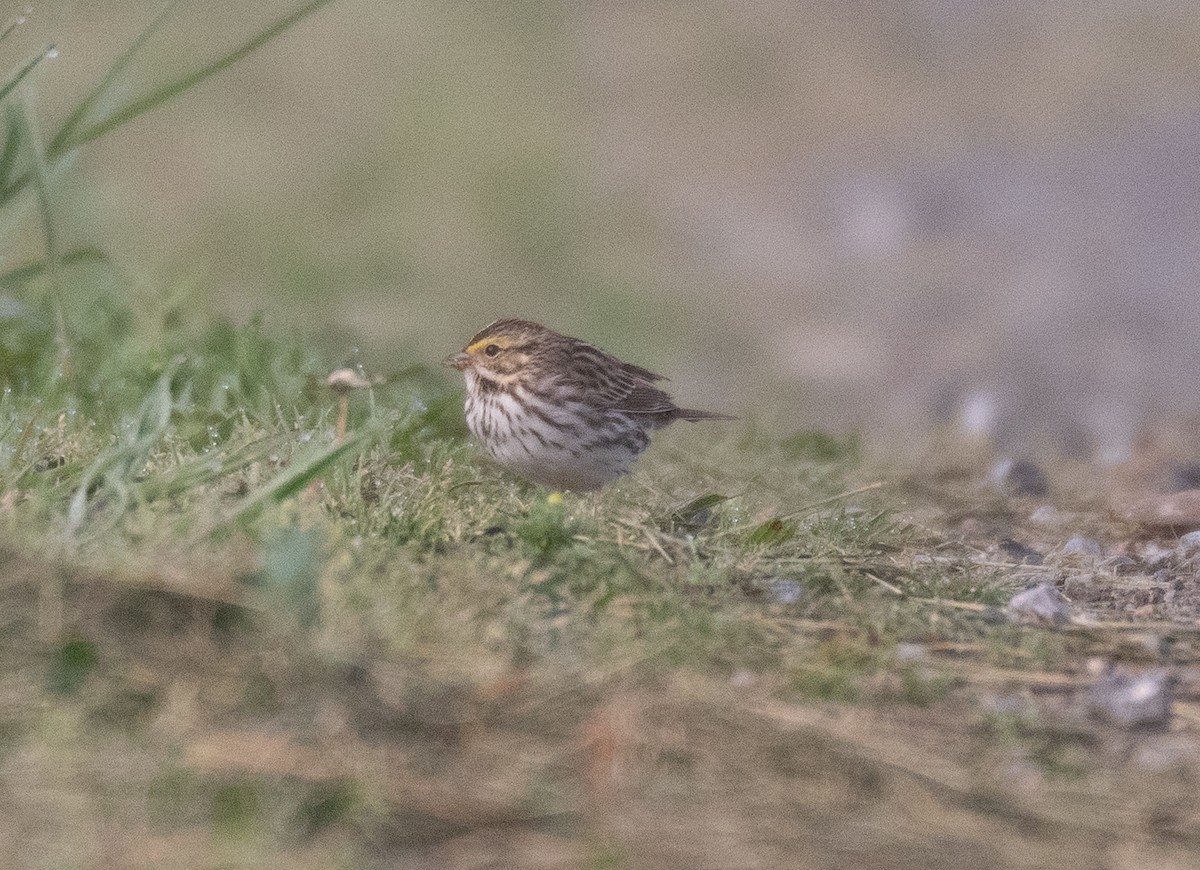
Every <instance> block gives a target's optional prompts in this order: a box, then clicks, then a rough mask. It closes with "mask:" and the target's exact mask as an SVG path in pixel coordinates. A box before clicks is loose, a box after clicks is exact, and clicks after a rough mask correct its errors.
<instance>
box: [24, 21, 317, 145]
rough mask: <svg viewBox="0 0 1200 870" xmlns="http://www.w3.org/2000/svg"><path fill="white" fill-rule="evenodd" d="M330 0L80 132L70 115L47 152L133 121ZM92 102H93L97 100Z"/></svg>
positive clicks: (104, 86) (103, 87)
mask: <svg viewBox="0 0 1200 870" xmlns="http://www.w3.org/2000/svg"><path fill="white" fill-rule="evenodd" d="M331 2H332V0H308V2H307V3H303V4H301V5H300V6H299V7H298V8H296V9H294V10H293V11H291V12H289V13H288V14H287V15H285V16H283V17H282V18H280V19H279V20H278V21H276V22H274V23H273V24H271V25H269V26H268V27H266V28H264V29H263V30H260V31H259V32H258V33H257V34H255V35H254V36H252V37H251V38H250V39H248V40H246V42H244V43H242V44H241V45H240V46H238V47H237V48H235V49H233V50H232V51H230V52H228V53H227V54H224V55H222V56H221V57H219V58H217V59H216V60H215V61H213V62H212V63H209V64H207V65H206V66H203V67H201V68H200V69H198V70H196V71H195V72H193V73H189V74H188V75H185V76H183V77H182V78H179V79H176V80H175V81H173V82H168V83H167V84H165V85H163V86H162V87H160V88H158V89H157V90H154V91H151V92H150V93H149V94H147V95H146V96H144V97H142V98H140V99H138V100H135V101H133V102H132V103H130V104H129V105H127V106H125V107H124V108H121V109H118V110H116V111H115V112H113V113H112V114H111V115H109V116H108V117H107V118H105V119H104V120H103V121H98V122H97V123H95V124H93V125H92V126H90V127H87V128H85V129H83V130H82V131H81V132H79V133H77V134H76V133H75V128H77V127H78V126H79V125H80V124H81V123H82V121H81V120H79V119H77V118H76V117H75V115H74V114H73V115H72V117H71V119H69V120H68V122H67V124H65V125H64V126H63V129H62V130H60V131H59V133H58V134H57V135H56V136H55V137H54V139H53V140H52V142H51V145H50V147H49V148H48V149H47V154H48V155H49V156H50V157H52V158H57V157H60V156H61V155H62V154H64V153H65V152H67V151H70V150H71V149H73V148H78V147H79V146H80V145H86V144H87V143H88V142H92V141H94V140H96V139H99V138H100V137H101V136H103V135H105V134H106V133H108V132H109V131H111V130H113V129H115V128H116V127H120V126H121V125H122V124H126V123H128V122H129V121H132V120H133V119H134V118H137V117H138V116H139V115H144V114H145V113H146V112H149V111H150V110H151V109H155V108H157V107H158V106H160V105H162V104H163V103H166V102H168V101H170V100H172V99H174V98H175V97H177V96H179V95H180V94H182V93H184V92H186V91H189V90H191V89H192V88H194V87H195V86H196V85H198V84H200V83H201V82H203V81H204V80H205V79H208V78H211V77H212V76H214V75H216V74H217V73H219V72H221V71H223V70H225V69H227V68H228V67H230V66H232V65H233V64H235V63H237V62H238V61H239V60H241V59H243V58H244V57H246V56H248V55H250V54H252V53H254V52H255V51H257V50H258V49H259V48H262V46H264V45H266V44H267V43H268V42H270V41H271V40H272V39H275V38H276V37H277V36H280V35H281V34H283V33H284V32H286V31H287V30H289V29H290V28H291V27H293V26H294V25H296V24H298V23H299V22H300V21H302V20H303V19H305V18H307V17H308V16H309V15H311V14H312V13H314V12H316V11H317V10H318V9H320V8H321V7H322V6H325V5H328V4H329V3H331ZM164 15H165V12H164ZM160 18H161V16H160ZM160 18H156V19H155V21H154V22H153V23H152V24H151V27H152V28H157V27H158V25H159V23H160ZM144 35H145V34H143V36H144ZM144 42H145V39H144V38H141V37H139V41H137V42H135V45H134V46H131V50H132V51H136V50H137V49H138V48H140V47H141V45H142V44H143V43H144ZM128 61H129V58H127V57H126V56H125V55H122V57H121V59H120V60H119V61H118V64H121V65H122V67H123V66H124V65H125V64H127V63H128ZM114 66H115V65H114ZM119 71H120V70H119V69H115V71H110V74H109V75H107V76H105V78H104V79H103V80H102V81H101V86H100V88H98V91H99V93H98V94H97V98H98V97H99V95H100V94H102V93H103V92H104V90H106V89H107V88H108V86H109V84H111V79H112V76H113V75H115V72H119ZM85 102H86V101H85ZM92 102H93V103H94V100H93V101H92ZM88 108H90V107H88ZM85 114H86V112H85ZM81 117H82V116H81Z"/></svg>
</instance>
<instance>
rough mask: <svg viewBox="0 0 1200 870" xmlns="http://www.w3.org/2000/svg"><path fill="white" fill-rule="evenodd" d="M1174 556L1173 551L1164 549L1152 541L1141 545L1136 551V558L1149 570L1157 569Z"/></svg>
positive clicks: (1167, 548)
mask: <svg viewBox="0 0 1200 870" xmlns="http://www.w3.org/2000/svg"><path fill="white" fill-rule="evenodd" d="M1174 555H1175V551H1174V550H1173V549H1171V548H1169V547H1164V546H1163V545H1162V544H1159V543H1156V542H1154V541H1149V542H1147V543H1145V544H1143V545H1142V547H1141V549H1140V550H1139V551H1138V556H1139V557H1140V558H1141V560H1142V563H1143V564H1144V565H1146V566H1148V567H1150V568H1157V567H1159V566H1160V565H1163V564H1165V563H1166V562H1167V561H1169V560H1170V558H1171V557H1172V556H1174Z"/></svg>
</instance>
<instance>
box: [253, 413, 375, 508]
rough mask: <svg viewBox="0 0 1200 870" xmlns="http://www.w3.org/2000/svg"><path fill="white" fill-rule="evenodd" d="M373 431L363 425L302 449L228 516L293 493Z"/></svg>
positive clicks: (359, 444)
mask: <svg viewBox="0 0 1200 870" xmlns="http://www.w3.org/2000/svg"><path fill="white" fill-rule="evenodd" d="M374 434H375V433H374V431H373V430H372V429H370V428H368V429H364V430H361V431H359V432H356V433H355V434H354V435H352V436H350V437H349V438H347V439H346V440H345V441H343V442H342V443H341V444H330V445H328V446H326V447H318V448H314V449H310V450H307V451H305V452H303V453H301V454H300V455H299V456H297V457H296V458H295V459H293V460H292V462H291V464H290V465H288V467H287V468H286V469H284V471H283V472H282V473H281V474H279V475H278V476H276V477H275V478H274V479H273V480H271V481H270V482H269V483H267V484H266V485H265V486H262V487H259V489H258V490H257V491H255V492H252V493H250V495H248V496H246V498H245V499H244V500H243V501H242V503H241V504H240V505H238V507H237V509H236V510H234V512H233V516H231V517H230V520H231V521H233V520H240V519H243V518H245V517H248V516H251V515H252V514H254V513H257V512H258V511H259V510H261V509H262V508H263V507H265V506H266V505H267V504H278V503H279V502H281V501H283V500H284V499H286V498H287V497H288V496H291V495H294V494H295V493H297V492H299V491H300V490H302V489H304V487H306V486H308V484H310V483H312V482H313V481H314V480H316V479H317V478H318V477H320V476H321V475H322V474H324V473H325V472H326V471H328V470H329V469H330V468H331V467H332V466H333V465H334V463H336V462H337V461H338V460H339V459H341V458H342V457H343V456H347V455H349V454H350V453H354V452H356V451H358V450H361V449H362V448H363V447H364V446H365V444H366V442H367V440H368V439H369V438H371V437H372V436H373V435H374Z"/></svg>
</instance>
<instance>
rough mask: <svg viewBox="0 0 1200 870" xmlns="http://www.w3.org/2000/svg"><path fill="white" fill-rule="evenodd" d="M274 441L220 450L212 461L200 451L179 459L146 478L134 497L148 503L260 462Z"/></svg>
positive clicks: (268, 440)
mask: <svg viewBox="0 0 1200 870" xmlns="http://www.w3.org/2000/svg"><path fill="white" fill-rule="evenodd" d="M278 444H279V439H278V438H260V439H258V440H256V441H252V442H250V443H249V444H243V445H241V446H240V447H238V448H236V449H234V450H231V451H228V452H223V453H222V455H221V456H220V457H219V459H217V460H216V461H214V460H213V459H212V458H211V457H210V456H206V455H204V454H200V455H197V456H193V457H191V458H188V459H183V460H181V461H180V463H179V465H178V466H176V467H175V468H174V469H172V470H170V471H167V472H165V473H163V474H161V475H159V476H158V477H152V478H149V479H148V480H146V481H145V482H144V483H143V484H142V485H141V486H140V487H139V488H138V497H139V498H140V499H141V500H142V501H144V502H151V501H154V500H155V499H160V498H171V497H174V496H178V495H183V494H184V493H187V492H190V491H192V490H194V489H198V488H199V487H201V486H205V485H207V484H209V483H212V482H213V481H216V480H220V479H221V478H224V477H226V476H227V475H230V474H233V473H234V472H236V471H241V470H242V469H244V468H247V467H249V466H251V465H253V464H254V463H255V462H262V461H263V460H264V459H265V458H266V455H267V452H268V451H269V450H270V449H271V448H272V447H277V446H278Z"/></svg>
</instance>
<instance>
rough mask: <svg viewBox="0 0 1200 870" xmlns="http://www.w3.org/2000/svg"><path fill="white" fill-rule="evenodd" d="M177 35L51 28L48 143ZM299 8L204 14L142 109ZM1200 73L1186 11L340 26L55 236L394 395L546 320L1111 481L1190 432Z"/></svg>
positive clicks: (853, 4) (147, 66)
mask: <svg viewBox="0 0 1200 870" xmlns="http://www.w3.org/2000/svg"><path fill="white" fill-rule="evenodd" d="M160 7H161V4H159V3H157V2H145V0H107V2H105V3H103V4H85V3H74V2H71V3H62V2H45V3H38V4H37V5H36V6H35V7H34V9H33V11H32V14H31V16H30V21H29V23H28V24H27V25H26V26H25V28H24V31H23V34H22V36H21V39H22V40H24V41H25V44H26V45H28V46H36V45H39V44H41V43H44V42H46V41H54V42H56V43H57V45H58V48H59V56H58V57H57V58H56V59H55V60H54V62H53V63H51V64H48V65H46V67H45V68H44V69H43V70H42V71H41V75H40V77H39V78H38V81H37V82H36V100H37V107H38V113H39V116H41V117H42V118H43V119H44V120H43V124H44V126H45V127H47V128H51V127H52V126H53V124H54V123H57V121H58V120H59V119H60V118H61V116H62V115H63V114H64V113H65V112H66V111H67V109H68V107H70V106H71V105H73V102H74V101H75V100H77V99H78V96H79V94H80V93H81V92H82V91H83V90H84V89H85V88H86V86H87V84H88V83H90V82H92V81H94V80H95V79H96V78H97V77H98V76H99V75H100V74H101V73H102V72H103V70H104V69H105V68H106V67H107V65H108V64H109V63H110V62H111V60H112V58H113V57H114V56H116V55H117V54H118V53H119V52H120V51H121V50H122V49H123V48H124V47H125V46H126V45H127V44H128V43H129V41H130V40H131V39H132V38H133V37H134V35H135V34H137V33H138V32H139V31H140V30H141V29H142V28H143V27H144V26H145V25H146V24H147V22H148V21H149V20H150V19H151V18H152V17H153V16H154V14H155V13H156V12H157V11H158V10H159V8H160ZM287 8H289V7H288V4H287V3H284V2H274V0H273V2H269V3H261V4H246V3H240V2H226V0H221V2H206V3H203V4H181V8H180V9H179V10H177V12H176V13H175V16H174V18H173V19H172V22H171V23H169V24H168V25H167V26H166V27H164V28H163V29H162V31H161V32H160V33H159V34H158V35H156V36H155V38H154V40H153V42H152V43H151V45H149V46H148V49H147V52H146V54H145V55H144V56H143V57H142V58H141V59H140V60H139V62H138V63H137V64H135V67H134V68H133V69H131V70H130V72H129V75H128V76H127V77H126V79H125V85H124V87H125V91H124V92H123V95H125V96H127V95H129V94H136V93H137V92H138V91H139V89H142V88H144V87H145V86H146V84H147V83H149V82H153V81H156V80H161V79H162V77H163V76H164V74H165V73H172V74H175V73H178V72H180V71H182V70H184V69H187V68H189V67H193V66H199V65H201V64H202V63H203V62H204V61H205V60H207V59H209V58H211V57H213V56H215V55H216V54H217V52H218V50H219V49H222V48H227V47H229V46H232V45H234V44H236V43H237V42H238V41H239V40H240V39H241V38H244V35H245V34H247V33H250V32H253V31H254V30H255V28H256V27H258V26H261V25H262V24H263V23H265V22H267V21H269V20H272V19H273V18H275V17H277V16H278V15H279V14H281V12H282V11H284V10H286V9H287ZM16 57H20V55H19V54H17V53H14V54H13V55H12V58H16ZM1197 57H1200V16H1198V15H1196V13H1195V7H1194V4H1192V3H1190V2H1185V0H1178V2H1173V0H1061V2H1057V3H1039V2H1023V0H1005V2H982V0H905V2H883V0H850V2H844V0H842V2H801V3H796V2H782V0H739V2H704V3H697V4H683V3H678V2H603V0H588V2H582V0H576V2H567V0H562V2H550V0H546V2H512V3H503V4H499V3H496V4H493V3H467V2H442V3H436V2H424V0H411V2H381V0H373V2H368V0H342V2H337V3H334V4H333V5H332V6H330V7H328V8H326V9H324V10H322V11H320V12H319V13H318V14H316V15H315V16H313V17H312V18H310V19H308V20H307V21H305V22H304V23H302V24H301V25H300V26H299V27H298V28H297V29H295V30H293V31H291V32H289V33H288V34H287V35H285V37H284V38H282V39H280V40H279V41H277V42H275V43H273V44H271V45H270V46H269V47H268V48H267V50H265V51H262V52H259V53H256V54H254V55H253V56H251V57H250V58H249V59H247V60H246V61H244V62H242V63H240V64H238V65H236V66H234V67H233V68H231V69H229V70H228V71H226V72H225V73H223V74H222V75H220V76H218V77H216V78H214V79H212V80H210V81H209V82H207V83H206V84H205V85H204V86H203V87H202V88H200V89H199V90H198V91H196V92H195V93H191V94H188V95H186V96H185V97H183V98H182V99H180V100H178V101H176V102H174V103H172V104H170V105H168V106H167V107H165V108H163V109H160V110H158V111H157V112H156V113H155V114H154V115H152V116H151V117H149V118H147V119H145V121H143V122H141V123H138V124H135V125H132V126H131V127H129V128H128V129H125V130H123V131H121V132H120V134H119V135H114V136H111V137H108V138H106V139H103V140H101V141H99V142H97V143H95V144H94V145H93V146H90V147H89V148H88V149H86V151H85V153H84V156H83V158H82V160H81V163H77V164H75V165H74V166H72V167H70V170H69V171H68V172H66V173H64V174H63V175H62V176H61V177H60V179H59V182H58V183H59V189H58V190H57V191H55V193H56V199H55V202H56V209H57V212H58V214H57V217H58V219H59V221H60V223H61V224H62V227H63V229H62V232H63V233H64V234H65V235H66V236H68V237H69V239H68V242H67V243H70V244H78V243H97V244H100V245H101V246H103V247H104V248H105V249H106V250H107V251H109V252H110V253H111V254H112V255H113V257H114V259H115V262H116V263H117V264H118V266H119V267H120V268H121V269H123V270H125V271H126V272H127V273H128V274H130V275H132V276H133V277H134V279H135V280H136V281H137V282H139V283H142V284H144V285H145V286H146V287H148V288H150V292H156V291H155V288H158V287H162V286H175V287H179V286H183V287H186V288H188V289H187V292H191V293H196V294H203V295H207V296H208V297H210V298H211V301H212V304H213V306H215V307H217V308H219V309H220V310H223V311H225V312H228V313H230V314H232V315H233V316H234V317H236V318H238V319H245V318H248V317H250V316H252V315H253V314H254V313H255V312H258V311H262V312H264V314H265V318H266V320H267V322H268V323H269V324H276V325H279V326H280V327H284V328H294V329H297V330H300V331H303V332H306V333H312V334H314V335H319V336H321V340H322V341H327V342H333V343H338V344H344V345H345V354H346V355H347V357H348V358H355V359H361V360H362V361H363V362H364V363H365V364H366V365H367V367H368V368H369V369H371V368H375V369H379V370H386V369H388V368H394V367H400V366H404V365H409V364H412V363H414V362H421V361H426V362H431V361H435V360H438V359H440V358H441V357H442V356H444V355H445V354H446V353H447V352H448V351H450V350H453V349H456V348H458V347H460V346H461V345H462V344H463V342H464V341H465V340H466V338H468V337H469V336H470V335H471V333H472V332H474V331H475V330H477V329H478V328H479V327H481V326H483V325H484V324H485V323H487V322H488V321H490V320H492V319H494V318H496V317H499V316H514V315H515V316H525V317H530V318H533V319H537V320H540V321H543V322H545V323H546V324H548V325H550V326H553V327H555V328H558V329H560V330H562V331H565V332H569V333H573V334H577V335H580V336H583V337H585V338H588V339H590V340H592V341H594V342H596V343H598V344H601V345H603V346H605V347H607V348H608V349H610V350H613V351H614V352H617V353H619V354H621V355H623V356H625V357H627V358H629V359H631V360H634V361H637V362H641V363H643V364H646V365H648V366H650V367H653V368H657V369H658V370H660V371H663V372H665V373H667V374H669V375H670V376H671V377H672V380H673V390H674V392H675V394H676V396H677V398H679V399H680V400H681V401H682V402H685V403H687V404H699V405H702V406H704V407H712V408H714V409H719V410H725V411H729V412H733V413H741V414H755V415H764V414H765V415H772V416H774V415H777V416H779V417H783V418H785V419H787V420H789V421H791V420H795V421H796V425H803V426H806V427H807V426H826V427H834V428H840V427H848V426H858V425H863V426H868V427H870V426H881V425H894V424H898V425H901V426H909V425H925V424H927V423H928V422H929V421H931V420H953V419H959V420H961V421H962V422H963V424H964V425H966V426H968V427H974V428H982V429H994V430H995V431H996V434H997V436H998V438H999V439H1000V440H1001V441H1002V442H1007V443H1010V444H1025V443H1030V444H1032V443H1043V442H1050V443H1053V444H1056V445H1058V446H1067V447H1069V448H1070V449H1073V450H1082V451H1086V452H1092V453H1094V454H1096V455H1100V456H1102V457H1105V458H1120V457H1121V456H1122V455H1123V452H1124V451H1126V450H1127V449H1128V445H1129V443H1130V439H1131V438H1132V436H1133V435H1134V433H1135V432H1136V430H1137V429H1138V427H1139V426H1141V425H1142V424H1143V423H1145V422H1148V421H1156V420H1160V419H1164V418H1168V417H1175V416H1180V415H1187V414H1191V413H1193V412H1195V411H1196V410H1197V409H1198V407H1200V353H1198V352H1197V341H1196V335H1197V333H1198V331H1200V305H1197V304H1196V300H1195V296H1196V293H1195V289H1194V285H1195V284H1196V280H1197V273H1198V271H1200V258H1198V257H1197V256H1196V252H1197V241H1198V240H1197V235H1198V232H1200V216H1198V215H1197V209H1198V205H1197V204H1198V203H1200V196H1198V195H1200V64H1197V63H1196V62H1195V61H1196V58H1197ZM10 60H11V58H10ZM37 241H38V240H37V236H36V233H35V234H33V235H31V238H30V246H31V250H32V249H34V248H36V245H37ZM22 256H23V252H20V251H11V252H7V253H6V254H5V263H6V265H9V266H11V265H12V264H14V263H18V262H20V261H21V258H22Z"/></svg>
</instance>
